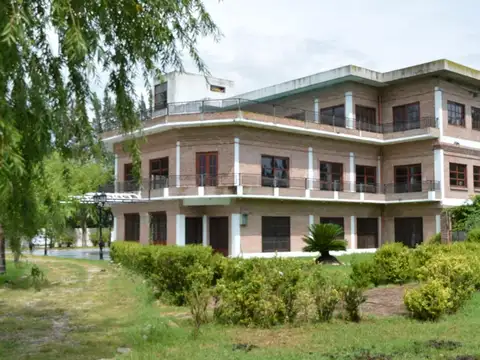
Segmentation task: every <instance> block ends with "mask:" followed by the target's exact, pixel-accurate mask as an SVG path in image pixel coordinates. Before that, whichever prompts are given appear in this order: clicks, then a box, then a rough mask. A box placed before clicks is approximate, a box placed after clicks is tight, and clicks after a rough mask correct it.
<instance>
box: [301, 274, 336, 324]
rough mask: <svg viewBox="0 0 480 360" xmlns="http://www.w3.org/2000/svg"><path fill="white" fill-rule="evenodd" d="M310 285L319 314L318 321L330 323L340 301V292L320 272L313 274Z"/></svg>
mask: <svg viewBox="0 0 480 360" xmlns="http://www.w3.org/2000/svg"><path fill="white" fill-rule="evenodd" d="M309 283H310V291H311V294H312V297H313V301H314V304H315V309H316V313H317V320H318V321H320V322H327V321H330V320H331V319H332V317H333V312H334V311H335V308H336V306H337V304H338V302H339V301H340V296H341V294H340V291H338V289H337V286H335V284H333V283H332V282H331V281H330V280H329V279H327V278H325V277H324V276H323V274H322V273H319V272H316V273H314V274H312V277H311V278H310V279H309Z"/></svg>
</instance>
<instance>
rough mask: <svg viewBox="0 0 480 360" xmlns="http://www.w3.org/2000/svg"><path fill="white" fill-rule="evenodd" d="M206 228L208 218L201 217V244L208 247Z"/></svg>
mask: <svg viewBox="0 0 480 360" xmlns="http://www.w3.org/2000/svg"><path fill="white" fill-rule="evenodd" d="M207 226H208V216H207V215H203V218H202V244H203V246H207V245H208V238H207Z"/></svg>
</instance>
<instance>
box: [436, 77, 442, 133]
mask: <svg viewBox="0 0 480 360" xmlns="http://www.w3.org/2000/svg"><path fill="white" fill-rule="evenodd" d="M434 92H435V105H434V106H435V122H436V125H437V127H438V129H439V132H440V141H442V137H443V91H442V89H440V88H439V87H438V86H435V89H434Z"/></svg>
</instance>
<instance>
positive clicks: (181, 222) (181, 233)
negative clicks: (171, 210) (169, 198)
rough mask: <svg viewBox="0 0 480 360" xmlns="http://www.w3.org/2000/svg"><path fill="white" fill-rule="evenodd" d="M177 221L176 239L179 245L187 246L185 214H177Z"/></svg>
mask: <svg viewBox="0 0 480 360" xmlns="http://www.w3.org/2000/svg"><path fill="white" fill-rule="evenodd" d="M175 222H176V224H175V225H176V230H177V231H176V241H175V243H176V244H177V246H185V215H182V214H177V216H176V218H175Z"/></svg>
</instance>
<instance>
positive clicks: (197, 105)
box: [103, 99, 437, 134]
mask: <svg viewBox="0 0 480 360" xmlns="http://www.w3.org/2000/svg"><path fill="white" fill-rule="evenodd" d="M227 111H230V112H231V111H237V112H239V117H241V116H242V114H259V115H264V116H268V117H272V118H285V119H288V120H293V121H296V122H298V124H299V125H300V124H303V125H304V126H309V125H308V124H312V125H311V126H314V125H313V124H318V125H326V126H332V127H337V128H349V129H356V130H360V131H368V132H373V133H380V134H385V133H395V132H402V131H408V130H414V129H424V128H431V127H437V124H436V119H435V118H433V117H422V118H419V119H416V120H406V121H395V122H393V121H384V122H382V123H381V124H377V123H371V122H369V121H364V120H361V119H357V120H355V118H349V117H345V116H334V115H326V114H322V113H321V112H315V111H311V110H305V109H299V108H295V107H289V106H285V105H279V104H272V103H262V102H257V101H252V100H246V99H223V100H200V101H189V102H182V103H168V104H165V106H163V105H162V108H161V109H160V108H159V109H155V108H153V109H149V110H145V111H143V112H141V113H139V118H140V121H141V122H145V121H149V120H151V119H154V118H161V117H165V116H173V115H188V114H214V113H220V112H227ZM118 128H119V126H116V125H115V124H114V125H109V127H108V128H106V127H104V128H103V131H104V132H105V131H111V130H116V129H118Z"/></svg>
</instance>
